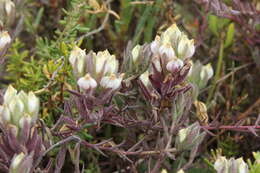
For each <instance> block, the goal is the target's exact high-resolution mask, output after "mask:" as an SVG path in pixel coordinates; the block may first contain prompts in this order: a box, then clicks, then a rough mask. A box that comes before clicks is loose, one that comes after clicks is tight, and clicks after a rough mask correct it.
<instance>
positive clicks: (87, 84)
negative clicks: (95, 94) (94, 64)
mask: <svg viewBox="0 0 260 173" xmlns="http://www.w3.org/2000/svg"><path fill="white" fill-rule="evenodd" d="M78 85H79V87H80V88H81V89H84V90H88V89H94V88H96V87H97V82H96V80H95V79H93V78H92V77H91V76H90V74H86V75H85V76H84V77H81V78H79V80H78Z"/></svg>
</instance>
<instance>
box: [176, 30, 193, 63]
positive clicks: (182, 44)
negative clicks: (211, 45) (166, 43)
mask: <svg viewBox="0 0 260 173" xmlns="http://www.w3.org/2000/svg"><path fill="white" fill-rule="evenodd" d="M177 50H178V56H179V57H180V58H182V59H185V58H190V57H192V55H193V54H194V52H195V46H194V40H193V39H192V40H189V39H188V37H187V36H186V35H184V34H183V35H182V36H181V38H180V41H179V43H178V49H177Z"/></svg>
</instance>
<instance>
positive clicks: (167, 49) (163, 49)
mask: <svg viewBox="0 0 260 173" xmlns="http://www.w3.org/2000/svg"><path fill="white" fill-rule="evenodd" d="M159 54H160V55H161V56H163V55H164V54H165V55H166V57H167V59H171V58H174V57H175V53H174V50H173V48H172V46H171V44H170V43H166V44H163V45H162V46H160V48H159Z"/></svg>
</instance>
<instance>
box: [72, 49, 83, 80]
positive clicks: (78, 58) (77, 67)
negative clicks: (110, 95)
mask: <svg viewBox="0 0 260 173" xmlns="http://www.w3.org/2000/svg"><path fill="white" fill-rule="evenodd" d="M69 62H70V64H71V65H72V68H73V70H74V72H75V73H76V74H77V75H79V76H81V75H83V73H84V71H85V63H86V52H85V50H82V49H80V48H79V47H78V46H75V47H74V48H73V50H72V51H71V53H70V56H69Z"/></svg>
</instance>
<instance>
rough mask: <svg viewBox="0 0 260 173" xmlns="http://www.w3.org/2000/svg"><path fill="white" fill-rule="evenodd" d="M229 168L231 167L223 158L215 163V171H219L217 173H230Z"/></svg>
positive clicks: (219, 158)
mask: <svg viewBox="0 0 260 173" xmlns="http://www.w3.org/2000/svg"><path fill="white" fill-rule="evenodd" d="M228 167H229V163H228V160H227V159H226V158H225V157H222V156H221V157H218V159H217V160H216V162H215V163H214V169H215V170H216V171H217V173H220V172H228Z"/></svg>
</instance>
